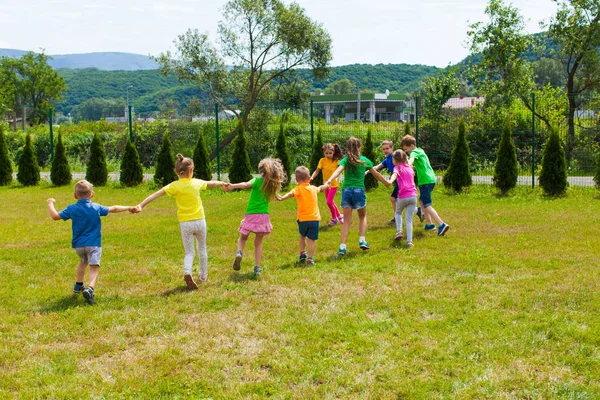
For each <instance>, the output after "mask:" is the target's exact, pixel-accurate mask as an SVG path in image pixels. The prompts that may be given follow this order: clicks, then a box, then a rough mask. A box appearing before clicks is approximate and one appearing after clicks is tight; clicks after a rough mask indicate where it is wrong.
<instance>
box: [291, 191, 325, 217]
mask: <svg viewBox="0 0 600 400" xmlns="http://www.w3.org/2000/svg"><path fill="white" fill-rule="evenodd" d="M292 193H294V197H295V198H296V201H297V202H298V221H300V222H305V221H320V220H321V213H320V212H319V201H318V199H317V193H319V188H318V187H316V186H312V185H311V184H310V183H301V184H299V185H298V186H296V187H295V188H294V189H292Z"/></svg>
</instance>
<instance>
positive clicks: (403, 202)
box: [388, 150, 417, 249]
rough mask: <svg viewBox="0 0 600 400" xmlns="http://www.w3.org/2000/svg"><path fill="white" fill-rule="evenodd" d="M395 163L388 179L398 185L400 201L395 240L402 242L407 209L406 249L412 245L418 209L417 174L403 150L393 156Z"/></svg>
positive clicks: (395, 152) (397, 211)
mask: <svg viewBox="0 0 600 400" xmlns="http://www.w3.org/2000/svg"><path fill="white" fill-rule="evenodd" d="M392 161H393V162H394V165H395V167H394V173H393V174H392V176H390V179H388V183H390V184H392V183H394V180H395V181H396V182H397V183H398V200H397V201H396V235H395V236H394V240H401V239H402V238H403V237H404V235H403V234H402V211H403V210H404V209H405V208H406V247H407V248H409V249H410V248H411V247H413V244H412V217H413V215H414V213H415V210H416V208H417V188H416V187H415V172H414V171H413V169H412V167H411V166H410V165H409V164H408V156H407V155H406V153H405V152H404V151H402V150H396V151H394V154H393V155H392Z"/></svg>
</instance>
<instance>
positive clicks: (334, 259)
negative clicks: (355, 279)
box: [326, 250, 368, 262]
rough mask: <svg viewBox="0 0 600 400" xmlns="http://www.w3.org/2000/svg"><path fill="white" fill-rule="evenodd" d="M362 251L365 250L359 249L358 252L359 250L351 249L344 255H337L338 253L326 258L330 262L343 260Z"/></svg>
mask: <svg viewBox="0 0 600 400" xmlns="http://www.w3.org/2000/svg"><path fill="white" fill-rule="evenodd" d="M367 251H368V250H367ZM364 252H365V251H363V250H360V252H359V251H351V252H349V253H346V255H345V256H339V255H337V254H335V255H333V256H329V257H327V258H326V260H327V261H329V262H332V261H344V260H347V259H349V258H354V257H357V256H358V255H360V254H363V253H364Z"/></svg>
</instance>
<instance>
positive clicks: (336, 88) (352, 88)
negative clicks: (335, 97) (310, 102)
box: [325, 78, 356, 94]
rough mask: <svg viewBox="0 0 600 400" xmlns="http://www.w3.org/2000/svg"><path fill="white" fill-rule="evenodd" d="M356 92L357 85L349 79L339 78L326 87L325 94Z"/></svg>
mask: <svg viewBox="0 0 600 400" xmlns="http://www.w3.org/2000/svg"><path fill="white" fill-rule="evenodd" d="M351 93H356V85H355V84H354V83H353V82H351V81H350V80H349V79H347V78H344V79H338V80H337V81H334V82H331V83H330V84H329V86H327V88H326V89H325V94H351Z"/></svg>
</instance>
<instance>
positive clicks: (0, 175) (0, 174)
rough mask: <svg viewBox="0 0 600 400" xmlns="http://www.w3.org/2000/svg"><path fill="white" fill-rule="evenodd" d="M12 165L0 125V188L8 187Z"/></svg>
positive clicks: (2, 126) (10, 180) (0, 125)
mask: <svg viewBox="0 0 600 400" xmlns="http://www.w3.org/2000/svg"><path fill="white" fill-rule="evenodd" d="M12 172H13V169H12V163H11V162H10V157H9V155H8V146H7V145H6V139H5V138H4V125H3V124H1V123H0V186H6V185H10V183H11V182H12V179H13V178H12Z"/></svg>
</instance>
